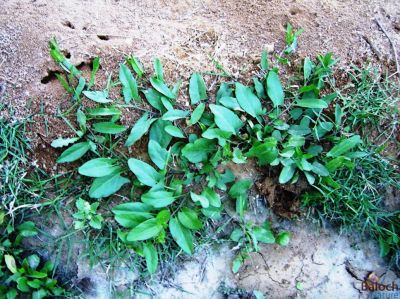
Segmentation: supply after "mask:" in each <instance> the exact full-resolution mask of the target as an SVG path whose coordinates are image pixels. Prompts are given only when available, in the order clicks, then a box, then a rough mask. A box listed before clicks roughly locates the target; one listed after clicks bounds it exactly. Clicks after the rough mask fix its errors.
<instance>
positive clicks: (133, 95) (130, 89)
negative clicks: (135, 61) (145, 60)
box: [119, 63, 140, 103]
mask: <svg viewBox="0 0 400 299" xmlns="http://www.w3.org/2000/svg"><path fill="white" fill-rule="evenodd" d="M119 80H120V81H121V84H122V93H123V95H124V99H125V103H129V102H130V100H132V99H134V100H139V99H140V98H139V92H138V87H137V82H136V79H135V78H134V77H133V75H132V73H131V71H130V70H129V68H128V67H127V66H126V65H125V64H122V63H121V64H120V67H119Z"/></svg>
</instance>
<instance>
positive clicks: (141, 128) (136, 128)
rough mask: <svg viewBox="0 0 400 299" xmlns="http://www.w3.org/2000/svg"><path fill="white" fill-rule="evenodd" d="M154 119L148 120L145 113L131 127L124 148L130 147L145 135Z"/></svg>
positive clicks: (147, 114) (147, 115)
mask: <svg viewBox="0 0 400 299" xmlns="http://www.w3.org/2000/svg"><path fill="white" fill-rule="evenodd" d="M155 120H156V119H154V118H149V113H148V112H145V113H144V114H143V116H142V117H141V118H139V120H138V121H137V122H136V123H135V124H134V125H133V127H132V130H131V132H130V133H129V136H128V139H127V140H126V142H125V146H132V145H134V144H135V142H136V141H138V140H139V139H140V138H142V136H143V135H145V134H146V133H147V131H148V130H149V128H150V126H151V124H152V123H153V122H154V121H155Z"/></svg>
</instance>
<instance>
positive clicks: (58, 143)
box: [51, 137, 79, 148]
mask: <svg viewBox="0 0 400 299" xmlns="http://www.w3.org/2000/svg"><path fill="white" fill-rule="evenodd" d="M78 140H79V137H72V138H61V137H60V138H57V139H54V140H53V141H52V143H51V147H54V148H58V147H63V146H67V145H69V144H71V143H75V142H76V141H78Z"/></svg>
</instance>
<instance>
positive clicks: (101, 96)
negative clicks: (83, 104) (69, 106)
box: [83, 90, 112, 104]
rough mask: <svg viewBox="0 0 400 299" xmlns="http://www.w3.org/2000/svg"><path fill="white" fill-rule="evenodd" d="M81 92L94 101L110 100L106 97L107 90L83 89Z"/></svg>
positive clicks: (102, 102) (103, 101)
mask: <svg viewBox="0 0 400 299" xmlns="http://www.w3.org/2000/svg"><path fill="white" fill-rule="evenodd" d="M83 94H84V95H85V96H86V97H87V98H88V99H90V100H92V101H95V102H96V103H101V104H105V103H110V102H112V100H110V99H109V98H108V92H107V91H88V90H85V91H84V92H83Z"/></svg>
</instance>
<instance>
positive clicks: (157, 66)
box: [153, 58, 164, 81]
mask: <svg viewBox="0 0 400 299" xmlns="http://www.w3.org/2000/svg"><path fill="white" fill-rule="evenodd" d="M153 66H154V73H155V74H156V77H157V79H160V80H161V81H164V71H163V67H162V64H161V61H160V59H159V58H156V59H154V62H153Z"/></svg>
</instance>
